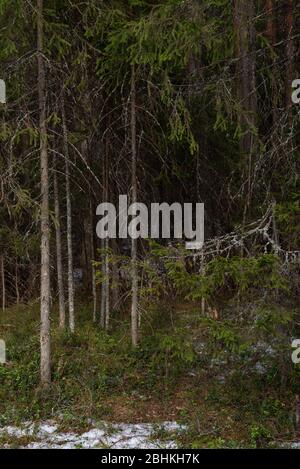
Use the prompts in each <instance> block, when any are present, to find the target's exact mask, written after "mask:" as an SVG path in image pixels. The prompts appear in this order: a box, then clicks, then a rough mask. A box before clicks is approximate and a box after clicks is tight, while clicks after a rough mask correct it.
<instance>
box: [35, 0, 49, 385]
mask: <svg viewBox="0 0 300 469" xmlns="http://www.w3.org/2000/svg"><path fill="white" fill-rule="evenodd" d="M43 29H44V20H43V0H37V49H38V56H37V60H38V96H39V130H40V162H41V333H40V342H41V383H42V385H43V386H48V385H49V384H50V382H51V363H50V360H51V349H50V227H49V174H48V151H47V128H46V89H45V86H46V79H45V64H44V58H43V55H42V54H43V34H44V31H43Z"/></svg>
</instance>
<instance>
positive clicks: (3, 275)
mask: <svg viewBox="0 0 300 469" xmlns="http://www.w3.org/2000/svg"><path fill="white" fill-rule="evenodd" d="M0 261H1V262H0V265H1V280H2V311H4V310H5V306H6V290H5V270H4V256H3V255H2V256H1V257H0Z"/></svg>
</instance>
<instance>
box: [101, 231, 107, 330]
mask: <svg viewBox="0 0 300 469" xmlns="http://www.w3.org/2000/svg"><path fill="white" fill-rule="evenodd" d="M104 250H105V239H101V251H102V252H101V275H102V283H101V310H100V325H101V327H103V328H104V327H105V324H106V321H105V308H106V286H105V280H104V279H105V255H104Z"/></svg>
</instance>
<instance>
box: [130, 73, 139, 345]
mask: <svg viewBox="0 0 300 469" xmlns="http://www.w3.org/2000/svg"><path fill="white" fill-rule="evenodd" d="M130 127H131V152H132V154H131V157H132V159H131V178H132V182H131V185H132V187H131V202H132V203H136V202H137V174H136V168H137V145H136V84H135V67H134V65H132V71H131V125H130ZM131 276H132V286H131V340H132V345H133V346H134V347H136V346H137V344H138V269H137V240H136V239H133V238H132V240H131Z"/></svg>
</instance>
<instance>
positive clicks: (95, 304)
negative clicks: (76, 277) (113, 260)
mask: <svg viewBox="0 0 300 469" xmlns="http://www.w3.org/2000/svg"><path fill="white" fill-rule="evenodd" d="M93 219H94V217H93V204H92V200H91V195H90V223H89V229H90V243H91V262H92V292H93V321H94V322H96V321H97V307H98V302H97V285H96V271H95V267H94V261H95V245H94V242H95V241H94V223H93Z"/></svg>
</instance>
